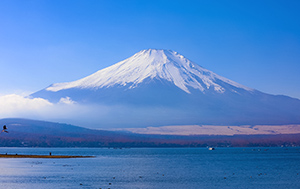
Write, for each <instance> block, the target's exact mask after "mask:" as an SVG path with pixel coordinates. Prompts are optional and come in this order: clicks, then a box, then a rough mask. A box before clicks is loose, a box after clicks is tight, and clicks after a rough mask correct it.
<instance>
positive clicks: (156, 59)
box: [32, 49, 300, 127]
mask: <svg viewBox="0 0 300 189" xmlns="http://www.w3.org/2000/svg"><path fill="white" fill-rule="evenodd" d="M32 96H33V97H42V98H45V99H48V100H50V101H52V102H59V101H60V100H61V99H62V98H70V99H71V100H73V101H76V102H77V103H79V104H82V103H83V104H93V105H95V104H98V105H106V106H107V105H108V106H112V105H113V106H116V105H117V106H122V108H124V107H125V108H124V110H123V111H122V109H121V110H118V111H116V112H114V113H112V114H109V115H107V117H105V118H104V119H103V120H101V121H100V122H99V123H101V124H108V125H111V126H114V127H118V124H119V125H120V124H122V125H123V126H125V125H127V127H128V126H155V125H157V126H161V125H174V124H175V125H178V124H185V125H186V124H221V125H222V124H224V125H225V124H226V125H228V124H229V125H230V124H234V125H239V124H296V123H300V113H299V112H300V100H298V99H293V98H290V97H286V96H275V95H269V94H265V93H262V92H260V91H257V90H254V89H251V88H248V87H246V86H243V85H241V84H238V83H236V82H234V81H231V80H229V79H226V78H224V77H222V76H219V75H217V74H215V73H213V72H211V71H209V70H207V69H205V68H202V67H201V66H199V65H197V64H195V63H193V62H191V61H190V60H188V59H187V58H185V57H184V56H182V55H180V54H178V53H177V52H174V51H170V50H156V49H148V50H143V51H140V52H138V53H136V54H135V55H133V56H132V57H130V58H128V59H126V60H124V61H121V62H119V63H117V64H115V65H112V66H110V67H107V68H105V69H102V70H99V71H98V72H96V73H94V74H92V75H90V76H87V77H85V78H83V79H79V80H77V81H73V82H67V83H57V84H52V85H51V86H49V87H47V88H45V89H43V90H41V91H39V92H37V93H34V94H32ZM137 108H138V111H136V110H137ZM115 117H118V118H119V120H118V121H116V120H115ZM145 120H146V121H145Z"/></svg>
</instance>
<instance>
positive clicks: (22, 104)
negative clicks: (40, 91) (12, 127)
mask: <svg viewBox="0 0 300 189" xmlns="http://www.w3.org/2000/svg"><path fill="white" fill-rule="evenodd" d="M51 106H53V104H52V103H51V102H49V101H48V100H45V99H42V98H26V97H23V96H21V95H17V94H10V95H4V96H0V116H1V117H7V116H9V117H13V116H20V115H22V114H24V115H25V114H26V113H29V112H32V111H37V110H40V109H42V108H47V107H51Z"/></svg>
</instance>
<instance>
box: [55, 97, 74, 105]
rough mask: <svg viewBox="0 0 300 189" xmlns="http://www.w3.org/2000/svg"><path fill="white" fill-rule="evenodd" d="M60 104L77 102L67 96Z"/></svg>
mask: <svg viewBox="0 0 300 189" xmlns="http://www.w3.org/2000/svg"><path fill="white" fill-rule="evenodd" d="M58 103H59V104H75V103H76V102H75V101H73V100H72V99H71V98H70V97H68V96H67V97H65V98H61V99H60V100H59V102H58Z"/></svg>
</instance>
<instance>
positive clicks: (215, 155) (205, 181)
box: [0, 147, 300, 189]
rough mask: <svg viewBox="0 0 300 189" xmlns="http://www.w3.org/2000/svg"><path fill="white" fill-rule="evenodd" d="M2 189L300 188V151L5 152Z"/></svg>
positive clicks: (0, 162)
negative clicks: (17, 156) (40, 156)
mask: <svg viewBox="0 0 300 189" xmlns="http://www.w3.org/2000/svg"><path fill="white" fill-rule="evenodd" d="M49 152H51V153H52V155H94V156H96V157H95V158H78V159H28V158H20V159H8V158H1V159H0V188H5V189H9V188H14V189H15V188H22V189H24V188H30V189H31V188H56V189H59V188H98V189H99V188H102V189H104V188H106V189H107V188H111V189H118V188H121V189H122V188H126V189H127V188H128V189H129V188H130V189H135V188H142V189H144V188H149V189H150V188H151V189H152V188H154V189H156V188H157V189H158V188H160V189H164V188H166V189H169V188H170V189H173V188H180V189H182V188H255V189H256V188H272V189H273V188H295V189H296V188H300V148H299V147H293V148H292V147H290V148H216V150H214V151H209V150H208V149H207V148H131V149H124V148H123V149H107V148H0V153H1V154H3V153H8V154H16V153H18V154H43V155H47V154H49Z"/></svg>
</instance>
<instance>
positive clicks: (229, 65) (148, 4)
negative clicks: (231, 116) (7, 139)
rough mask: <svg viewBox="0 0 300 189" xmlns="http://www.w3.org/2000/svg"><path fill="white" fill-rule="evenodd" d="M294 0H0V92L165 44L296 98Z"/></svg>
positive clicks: (299, 85)
mask: <svg viewBox="0 0 300 189" xmlns="http://www.w3.org/2000/svg"><path fill="white" fill-rule="evenodd" d="M299 10H300V1H293V0H289V1H284V0H282V1H276V0H269V1H252V0H251V1H246V0H243V1H240V0H238V1H234V0H230V1H225V0H220V1H218V0H212V1H210V0H202V1H201V0H197V1H191V0H161V1H157V0H152V1H149V0H144V1H143V0H136V1H133V0H126V1H125V0H114V1H110V0H105V1H104V0H103V1H101V0H81V1H79V0H1V1H0V28H1V29H0V70H1V74H0V94H2V95H3V94H11V93H22V92H26V93H30V92H35V91H38V90H40V89H43V88H45V87H47V86H48V85H50V84H52V83H56V82H67V81H73V80H77V79H80V78H82V77H85V76H87V75H90V74H92V73H94V72H96V71H97V70H99V69H102V68H105V67H107V66H110V65H112V64H115V63H117V62H118V61H121V60H123V59H125V58H128V57H130V56H131V55H133V54H134V53H136V52H138V51H140V50H142V49H148V48H157V49H172V50H175V51H177V52H179V53H181V54H183V55H184V56H186V57H187V58H189V59H190V60H192V61H194V62H196V63H198V64H199V65H201V66H203V67H205V68H207V69H209V70H211V71H213V72H215V73H217V74H219V75H222V76H224V77H227V78H229V79H231V80H234V81H236V82H238V83H241V84H243V85H246V86H248V87H251V88H255V89H258V90H261V91H263V92H267V93H271V94H284V95H288V96H291V97H296V98H300V73H299V72H300V11H299Z"/></svg>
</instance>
